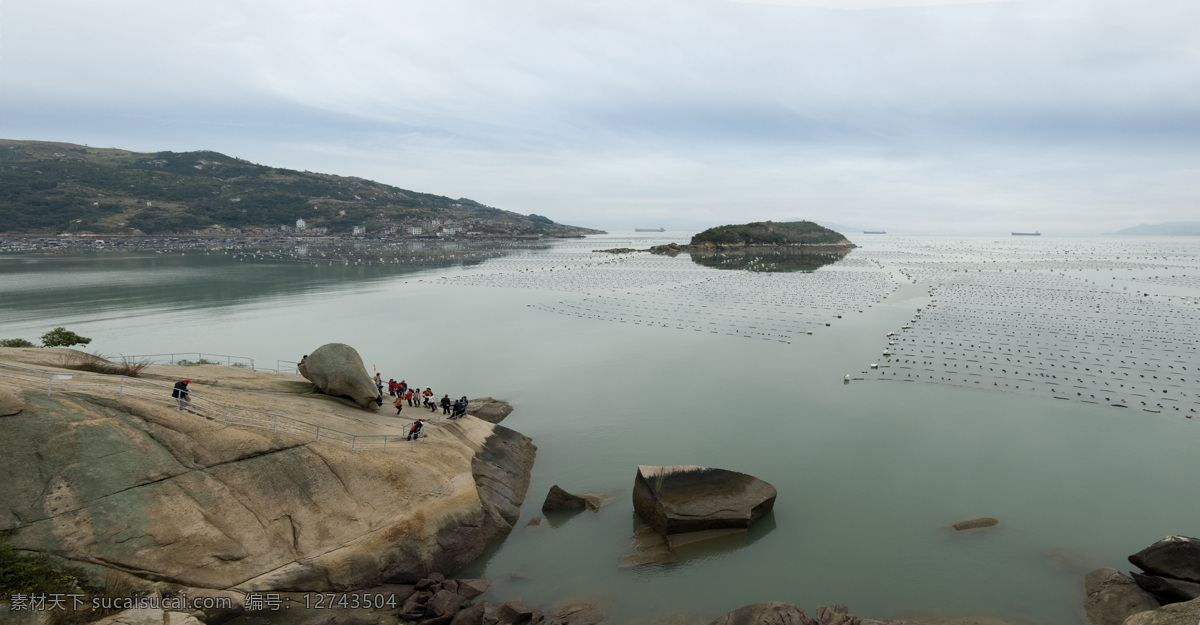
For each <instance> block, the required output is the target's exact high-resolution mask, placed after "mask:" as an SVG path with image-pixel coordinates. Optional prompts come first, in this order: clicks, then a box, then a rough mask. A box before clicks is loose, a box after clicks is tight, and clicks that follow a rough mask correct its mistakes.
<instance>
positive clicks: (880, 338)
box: [0, 233, 1200, 624]
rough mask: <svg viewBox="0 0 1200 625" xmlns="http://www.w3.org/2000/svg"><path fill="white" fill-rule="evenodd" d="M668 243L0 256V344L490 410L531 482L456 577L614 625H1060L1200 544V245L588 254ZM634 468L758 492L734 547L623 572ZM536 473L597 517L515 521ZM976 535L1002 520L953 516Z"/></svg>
mask: <svg viewBox="0 0 1200 625" xmlns="http://www.w3.org/2000/svg"><path fill="white" fill-rule="evenodd" d="M673 234H674V233H665V234H655V235H652V236H648V235H640V234H639V235H634V234H632V233H617V234H612V235H606V236H600V237H591V238H589V239H587V240H583V241H562V242H556V243H554V244H552V245H551V246H549V247H547V248H544V249H533V250H513V251H512V253H510V254H509V255H507V256H504V257H501V258H491V259H483V260H481V261H479V260H476V261H471V262H470V263H457V262H453V261H451V263H450V264H451V266H444V267H435V266H432V264H425V265H422V264H419V263H418V264H402V263H399V262H395V261H394V259H393V262H392V263H390V264H389V263H388V262H380V261H379V259H378V258H376V259H374V260H373V261H370V260H369V259H366V258H364V259H363V260H361V261H353V260H352V261H341V260H339V261H337V262H332V261H330V262H318V263H310V262H295V261H283V260H279V259H269V258H268V259H253V258H251V259H243V260H238V259H235V258H233V257H231V256H227V255H224V254H216V253H214V254H196V253H188V254H186V255H180V254H178V253H175V254H170V253H164V254H152V253H116V254H88V255H66V256H40V255H25V254H21V255H9V256H3V257H0V338H13V337H22V338H27V339H30V340H35V341H36V339H37V337H38V336H40V335H41V334H42V333H44V332H45V331H47V330H49V329H50V328H52V327H54V326H59V325H62V326H66V327H68V328H69V329H71V330H74V331H76V332H79V333H80V334H83V335H86V336H90V337H93V339H94V341H93V343H92V344H91V345H89V346H88V348H89V349H92V350H94V351H98V352H101V353H104V354H106V355H109V356H117V355H122V354H124V355H143V354H161V353H165V352H198V351H202V352H208V353H215V354H232V355H236V356H246V357H250V358H254V359H255V361H256V363H257V364H258V365H259V366H267V367H273V366H274V365H275V363H276V361H278V360H284V361H296V360H298V359H299V358H300V356H302V355H304V354H307V353H309V352H311V351H312V350H313V349H314V348H316V347H318V346H319V345H322V344H324V343H329V342H344V343H348V344H350V345H353V346H354V347H356V348H357V349H358V351H359V352H360V353H361V354H362V356H363V359H364V361H365V362H366V363H367V366H368V368H369V369H370V368H377V369H378V370H379V371H380V372H382V374H383V376H384V377H385V378H389V377H394V378H396V379H401V378H404V379H406V380H407V381H409V382H410V383H412V384H414V385H420V386H430V387H432V388H433V389H434V390H435V391H437V392H439V393H443V392H445V393H449V394H450V395H452V396H458V395H469V396H483V395H491V396H494V397H499V398H505V399H507V400H509V401H510V402H512V403H513V405H514V406H515V407H516V412H514V413H513V415H512V416H511V417H509V419H508V420H507V421H506V422H505V425H506V426H508V427H511V428H513V429H516V430H518V431H520V432H522V433H524V434H526V435H528V436H531V437H532V438H533V439H534V442H535V443H536V444H537V445H538V459H537V464H536V466H535V467H534V473H533V479H532V484H531V487H530V491H529V496H528V498H527V501H526V504H525V506H524V509H523V514H522V519H521V520H520V522H519V524H518V527H517V528H516V529H515V530H514V531H513V532H512V533H511V535H510V536H509V537H508V538H507V539H506V540H505V541H504V542H503V543H502V544H500V545H498V546H497V547H496V548H494V549H493V550H491V551H490V552H489V553H488V554H487V555H486V556H485V557H484V558H483V559H481V560H480V561H479V562H477V563H476V564H474V565H472V566H471V567H470V569H469V570H468V571H466V574H468V575H486V576H489V577H492V578H494V579H495V580H496V583H495V585H494V586H493V590H492V591H491V593H490V595H491V596H492V597H494V598H500V599H507V598H513V597H521V598H523V599H524V600H525V601H526V602H528V603H540V604H543V605H545V604H548V603H550V602H552V601H555V600H558V599H562V598H566V597H572V596H580V595H587V596H595V597H600V598H603V599H606V600H608V601H611V603H612V605H613V610H614V616H615V617H617V618H618V619H619V620H634V619H638V618H641V617H646V616H652V615H657V614H667V613H671V612H679V611H686V612H691V613H698V614H702V615H706V616H708V617H715V616H718V615H720V614H723V613H725V612H727V611H730V610H733V609H735V608H738V607H740V606H742V605H745V604H749V603H753V602H757V601H767V600H777V601H787V602H792V603H796V604H798V605H800V606H801V607H804V608H807V609H809V610H810V611H811V610H812V609H813V608H815V606H816V605H817V604H830V603H845V604H847V605H848V606H849V607H850V609H851V611H852V612H853V613H855V614H857V615H859V616H863V617H873V618H884V617H904V616H917V615H939V616H954V615H968V614H994V615H1002V616H1007V617H1012V618H1017V619H1025V620H1028V621H1029V622H1032V623H1063V624H1074V623H1079V622H1081V616H1080V605H1081V602H1082V600H1083V591H1082V576H1083V575H1084V574H1085V573H1086V572H1088V571H1089V570H1091V569H1094V568H1098V567H1101V566H1113V567H1117V568H1123V569H1128V568H1129V565H1128V563H1127V562H1126V560H1125V557H1126V556H1127V555H1129V554H1131V553H1134V552H1136V551H1138V550H1140V549H1142V548H1143V547H1145V546H1147V545H1149V544H1150V543H1152V542H1154V541H1155V540H1158V539H1160V538H1162V537H1163V536H1164V535H1167V534H1186V535H1192V536H1196V535H1200V497H1198V496H1197V491H1196V484H1198V483H1200V462H1197V457H1198V454H1197V449H1200V418H1195V419H1188V418H1187V416H1188V415H1189V414H1194V411H1195V409H1200V403H1197V402H1198V401H1200V398H1198V397H1197V394H1198V393H1200V382H1198V381H1197V380H1196V379H1193V378H1192V377H1191V376H1192V375H1193V374H1197V373H1200V372H1198V371H1196V369H1197V368H1200V357H1198V356H1197V354H1196V349H1197V346H1196V343H1195V337H1196V336H1197V334H1200V332H1198V330H1200V323H1198V322H1197V314H1200V310H1198V309H1200V304H1198V299H1200V243H1198V242H1196V241H1195V240H1192V239H1186V240H1184V239H1149V238H1106V239H1058V238H1050V237H1039V238H1037V239H1032V238H1026V239H1021V238H1012V239H1010V238H1009V237H996V238H986V237H978V238H916V237H913V238H899V237H892V236H890V235H888V236H875V237H872V236H870V235H862V236H858V237H852V238H854V239H856V242H857V243H859V244H860V246H861V247H860V248H859V249H857V250H855V251H854V252H852V253H851V254H850V255H849V256H847V257H846V258H844V259H843V260H841V261H839V262H837V263H835V264H832V265H829V266H826V267H823V268H821V269H818V270H816V271H815V272H812V273H805V272H795V273H769V272H752V271H745V270H722V269H716V268H713V267H711V266H706V265H700V264H697V263H693V262H691V261H690V259H689V257H688V256H687V254H682V255H680V256H679V257H676V258H670V257H659V256H653V257H652V256H649V255H646V254H641V255H609V254H599V253H593V252H592V250H594V249H606V248H612V247H624V246H627V247H636V248H644V247H647V246H648V245H650V244H655V243H663V242H667V241H684V240H686V239H687V237H686V236H682V234H681V235H680V236H675V237H673V236H672V235H673ZM710 264H711V263H710ZM738 266H746V263H745V262H741V261H739V263H738ZM751 266H753V264H752V265H751ZM839 316H840V317H839ZM826 324H828V325H826ZM905 326H909V327H905ZM809 332H811V334H809ZM889 332H894V333H896V334H895V335H894V336H892V337H888V336H887V334H888V333H889ZM884 349H888V350H889V352H891V354H892V355H891V357H890V358H889V357H887V356H884V355H882V352H883V350H884ZM1035 352H1036V353H1035ZM872 364H877V365H879V367H878V368H872V367H871V365H872ZM847 374H849V375H851V377H852V378H856V379H854V380H853V381H851V382H850V383H848V384H847V383H844V381H843V379H844V376H845V375H847ZM904 382H912V383H904ZM401 453H407V452H401ZM418 453H419V452H418ZM639 464H648V465H670V464H698V465H708V466H715V467H721V468H725V469H731V470H736V471H741V472H745V473H750V474H752V475H755V476H758V477H760V478H762V479H765V480H767V481H769V482H771V483H772V484H774V485H775V486H776V488H777V489H778V491H779V497H778V500H777V503H776V506H775V510H774V513H773V515H772V516H770V517H768V518H766V519H764V520H763V521H761V522H760V523H758V524H757V525H756V526H755V527H754V528H753V530H752V531H751V533H750V535H749V536H748V537H747V538H746V539H745V540H744V541H736V542H735V543H734V544H721V545H717V546H714V547H711V548H706V549H698V550H695V551H693V552H690V553H688V554H685V557H683V558H682V559H680V561H678V562H675V563H671V564H662V565H646V566H642V567H637V568H629V569H622V568H619V567H618V566H617V562H618V560H619V558H620V557H621V555H622V553H623V552H624V551H625V549H626V547H627V546H628V544H629V540H630V537H631V536H632V532H633V528H634V525H635V523H636V519H635V517H634V515H633V512H632V504H631V502H630V497H629V495H630V487H631V486H632V484H633V479H634V474H635V472H636V469H637V466H638V465H639ZM553 484H558V485H560V486H562V487H563V488H565V489H567V490H569V491H575V492H581V491H594V492H605V493H612V494H613V501H612V503H611V504H609V505H607V506H606V507H604V508H602V509H601V510H600V512H599V513H590V512H585V513H582V514H578V515H576V516H573V517H566V518H558V519H553V520H552V522H550V523H543V524H542V525H540V526H537V527H529V528H526V527H524V526H525V523H526V522H527V521H528V520H529V519H531V518H533V517H534V516H537V515H540V514H541V513H540V510H539V508H540V504H541V501H542V498H543V497H544V496H545V493H546V491H547V490H548V489H549V488H550V486H551V485H553ZM979 516H994V517H997V518H999V519H1000V520H1001V524H1000V525H999V526H998V527H995V528H992V529H989V530H983V531H978V532H974V533H966V534H955V533H954V532H953V531H952V530H951V529H949V527H948V526H949V525H950V524H951V523H953V522H955V521H959V520H963V519H968V518H973V517H979Z"/></svg>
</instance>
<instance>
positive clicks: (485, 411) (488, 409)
mask: <svg viewBox="0 0 1200 625" xmlns="http://www.w3.org/2000/svg"><path fill="white" fill-rule="evenodd" d="M512 411H513V407H512V405H511V404H509V403H508V402H506V401H501V400H499V399H492V398H491V397H480V398H479V399H472V400H470V401H468V402H467V414H469V415H471V416H472V417H475V418H476V419H483V420H484V421H487V422H488V423H500V422H501V421H503V420H504V417H507V416H508V415H510V414H512Z"/></svg>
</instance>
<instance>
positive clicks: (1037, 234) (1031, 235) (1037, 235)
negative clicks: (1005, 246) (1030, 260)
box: [1012, 232, 1042, 237]
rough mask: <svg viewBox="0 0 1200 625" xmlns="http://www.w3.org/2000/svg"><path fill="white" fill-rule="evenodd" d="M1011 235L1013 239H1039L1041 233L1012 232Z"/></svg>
mask: <svg viewBox="0 0 1200 625" xmlns="http://www.w3.org/2000/svg"><path fill="white" fill-rule="evenodd" d="M1012 235H1013V236H1014V237H1040V236H1042V233H1040V232H1014V233H1012Z"/></svg>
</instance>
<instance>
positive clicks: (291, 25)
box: [0, 0, 1200, 234]
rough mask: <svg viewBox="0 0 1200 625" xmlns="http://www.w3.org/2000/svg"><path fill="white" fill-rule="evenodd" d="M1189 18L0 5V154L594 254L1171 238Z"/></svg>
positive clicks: (1124, 6) (804, 0)
mask: <svg viewBox="0 0 1200 625" xmlns="http://www.w3.org/2000/svg"><path fill="white" fill-rule="evenodd" d="M1197 24H1200V2H1196V0H1136V1H1134V0H1022V1H1012V2H1010V1H1000V2H936V1H933V0H770V1H768V0H759V1H752V0H743V1H733V0H506V1H498V0H426V1H419V2H418V1H416V0H286V1H283V0H204V1H202V2H201V1H194V0H170V1H163V0H105V1H102V2H98V1H96V0H2V2H0V137H3V138H10V139H38V140H48V141H65V142H71V143H84V144H88V145H93V146H100V147H120V148H125V149H131V150H137V151H159V150H173V151H185V150H199V149H211V150H216V151H219V152H223V153H226V154H229V155H231V156H238V157H242V158H245V159H248V160H251V161H254V162H257V163H263V164H268V165H274V166H279V167H288V168H293V169H304V170H310V171H320V172H328V173H336V174H341V175H352V176H361V177H364V178H370V179H374V180H379V181H381V182H386V183H389V184H394V185H397V186H400V187H404V188H408V189H414V190H418V191H425V192H431V193H438V194H442V195H448V196H451V197H469V198H471V199H474V200H477V201H480V202H483V203H485V204H489V205H492V206H496V207H499V208H504V209H508V210H514V211H518V212H521V213H538V214H543V215H547V216H549V217H551V218H552V219H554V220H556V221H560V222H565V223H571V224H577V225H585V226H593V227H599V228H606V229H629V228H633V227H635V226H636V227H652V226H660V225H661V226H665V227H667V228H669V229H676V228H678V229H693V228H704V227H707V226H710V225H716V224H718V223H733V222H742V221H750V220H760V219H775V220H789V219H798V218H807V219H815V220H818V221H832V222H836V223H839V224H846V225H850V226H855V227H870V228H886V229H888V230H889V231H890V232H933V233H942V232H945V233H960V232H961V233H991V232H1000V233H1006V232H1008V231H1011V230H1040V231H1042V232H1043V233H1047V234H1087V233H1098V232H1106V231H1111V230H1116V229H1120V228H1124V227H1128V226H1132V225H1136V224H1139V223H1143V222H1148V223H1157V222H1161V221H1172V220H1185V219H1200V35H1198V34H1197V33H1198V32H1200V31H1197Z"/></svg>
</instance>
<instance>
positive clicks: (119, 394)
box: [117, 376, 125, 397]
mask: <svg viewBox="0 0 1200 625" xmlns="http://www.w3.org/2000/svg"><path fill="white" fill-rule="evenodd" d="M124 396H125V376H121V387H120V388H118V389H117V397H124Z"/></svg>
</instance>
